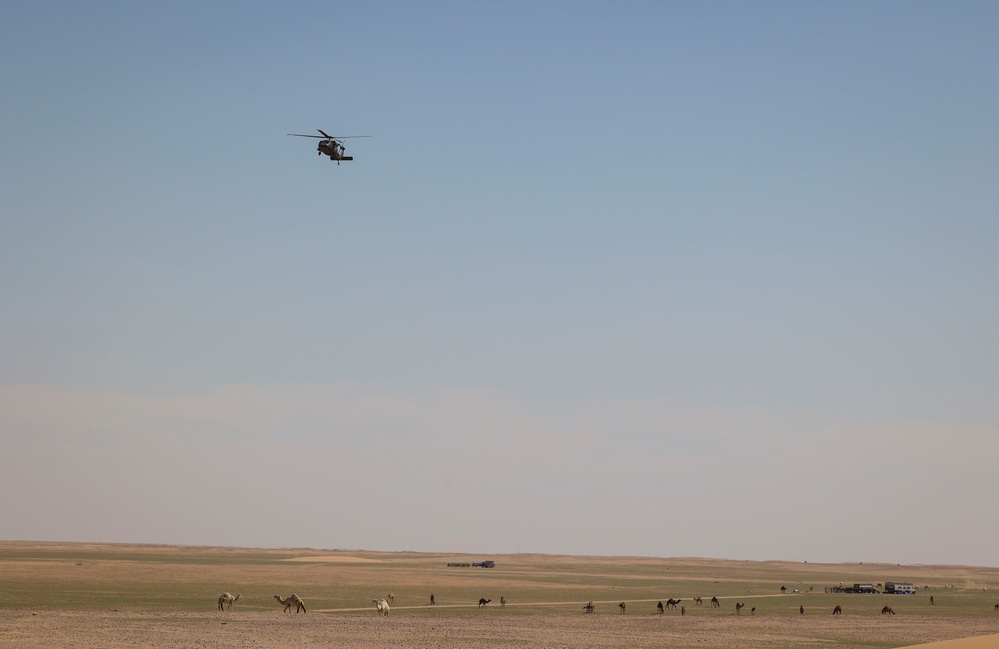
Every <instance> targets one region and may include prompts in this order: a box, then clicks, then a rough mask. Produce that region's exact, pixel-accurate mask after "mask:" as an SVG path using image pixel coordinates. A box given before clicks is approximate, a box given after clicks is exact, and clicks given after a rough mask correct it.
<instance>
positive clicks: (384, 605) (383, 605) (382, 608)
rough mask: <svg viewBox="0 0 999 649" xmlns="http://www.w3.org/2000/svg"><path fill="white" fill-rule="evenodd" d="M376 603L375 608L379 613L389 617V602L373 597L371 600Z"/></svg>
mask: <svg viewBox="0 0 999 649" xmlns="http://www.w3.org/2000/svg"><path fill="white" fill-rule="evenodd" d="M371 601H372V602H374V604H375V610H376V611H378V614H379V615H384V616H385V617H388V614H389V603H388V602H386V601H385V600H384V599H373V600H371Z"/></svg>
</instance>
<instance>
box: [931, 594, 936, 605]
mask: <svg viewBox="0 0 999 649" xmlns="http://www.w3.org/2000/svg"><path fill="white" fill-rule="evenodd" d="M935 604H936V602H934V601H933V595H930V606H933V605H935Z"/></svg>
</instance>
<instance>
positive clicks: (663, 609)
mask: <svg viewBox="0 0 999 649" xmlns="http://www.w3.org/2000/svg"><path fill="white" fill-rule="evenodd" d="M656 608H657V609H658V610H659V615H662V614H663V611H665V610H666V609H665V608H664V607H663V603H662V602H659V603H658V604H656Z"/></svg>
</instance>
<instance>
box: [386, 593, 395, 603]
mask: <svg viewBox="0 0 999 649" xmlns="http://www.w3.org/2000/svg"><path fill="white" fill-rule="evenodd" d="M385 599H387V600H388V602H389V604H395V593H389V594H388V595H386V597H385Z"/></svg>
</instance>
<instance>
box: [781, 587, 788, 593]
mask: <svg viewBox="0 0 999 649" xmlns="http://www.w3.org/2000/svg"><path fill="white" fill-rule="evenodd" d="M786 592H787V586H781V587H780V594H781V595H783V594H784V593H786Z"/></svg>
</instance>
